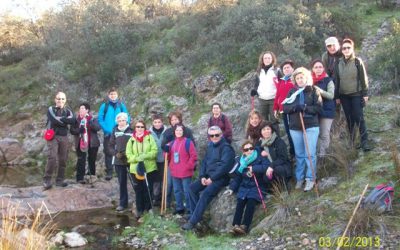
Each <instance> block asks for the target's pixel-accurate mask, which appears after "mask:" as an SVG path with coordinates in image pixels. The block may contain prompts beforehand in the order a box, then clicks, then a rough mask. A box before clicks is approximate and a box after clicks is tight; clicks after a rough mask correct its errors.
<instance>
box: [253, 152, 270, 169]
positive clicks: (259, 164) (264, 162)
mask: <svg viewBox="0 0 400 250" xmlns="http://www.w3.org/2000/svg"><path fill="white" fill-rule="evenodd" d="M260 153H261V152H257V154H260ZM259 158H260V156H258V157H257V160H256V162H255V163H254V164H250V165H251V166H252V171H253V172H254V173H261V174H263V173H265V171H267V168H268V167H269V166H270V165H271V162H270V161H269V160H268V157H261V161H260V160H259Z"/></svg>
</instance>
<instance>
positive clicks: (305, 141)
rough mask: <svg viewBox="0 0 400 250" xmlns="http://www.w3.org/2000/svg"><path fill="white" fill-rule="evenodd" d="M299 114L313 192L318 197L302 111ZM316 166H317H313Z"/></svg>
mask: <svg viewBox="0 0 400 250" xmlns="http://www.w3.org/2000/svg"><path fill="white" fill-rule="evenodd" d="M299 116H300V122H301V127H302V129H303V139H304V145H305V146H306V151H307V156H308V160H309V161H310V168H311V173H312V175H313V178H314V182H315V183H314V186H315V193H316V194H317V198H318V197H319V193H318V186H317V176H316V175H315V171H314V168H313V164H312V160H311V153H310V148H309V147H308V138H307V132H306V128H305V126H304V120H303V113H302V112H300V113H299ZM315 167H317V166H315Z"/></svg>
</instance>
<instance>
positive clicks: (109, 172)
mask: <svg viewBox="0 0 400 250" xmlns="http://www.w3.org/2000/svg"><path fill="white" fill-rule="evenodd" d="M110 138H111V135H104V141H103V152H104V163H105V164H106V175H108V176H112V174H113V165H112V157H113V156H112V155H110V154H108V145H109V144H110Z"/></svg>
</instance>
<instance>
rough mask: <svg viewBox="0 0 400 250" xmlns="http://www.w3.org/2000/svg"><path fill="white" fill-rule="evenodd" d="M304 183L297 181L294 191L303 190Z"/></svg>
mask: <svg viewBox="0 0 400 250" xmlns="http://www.w3.org/2000/svg"><path fill="white" fill-rule="evenodd" d="M303 183H304V180H301V181H297V182H296V186H295V187H294V189H301V188H302V187H303Z"/></svg>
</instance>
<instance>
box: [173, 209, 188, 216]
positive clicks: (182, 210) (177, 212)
mask: <svg viewBox="0 0 400 250" xmlns="http://www.w3.org/2000/svg"><path fill="white" fill-rule="evenodd" d="M172 214H173V215H177V214H179V215H183V214H185V209H181V210H175V211H174V212H173V213H172Z"/></svg>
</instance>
